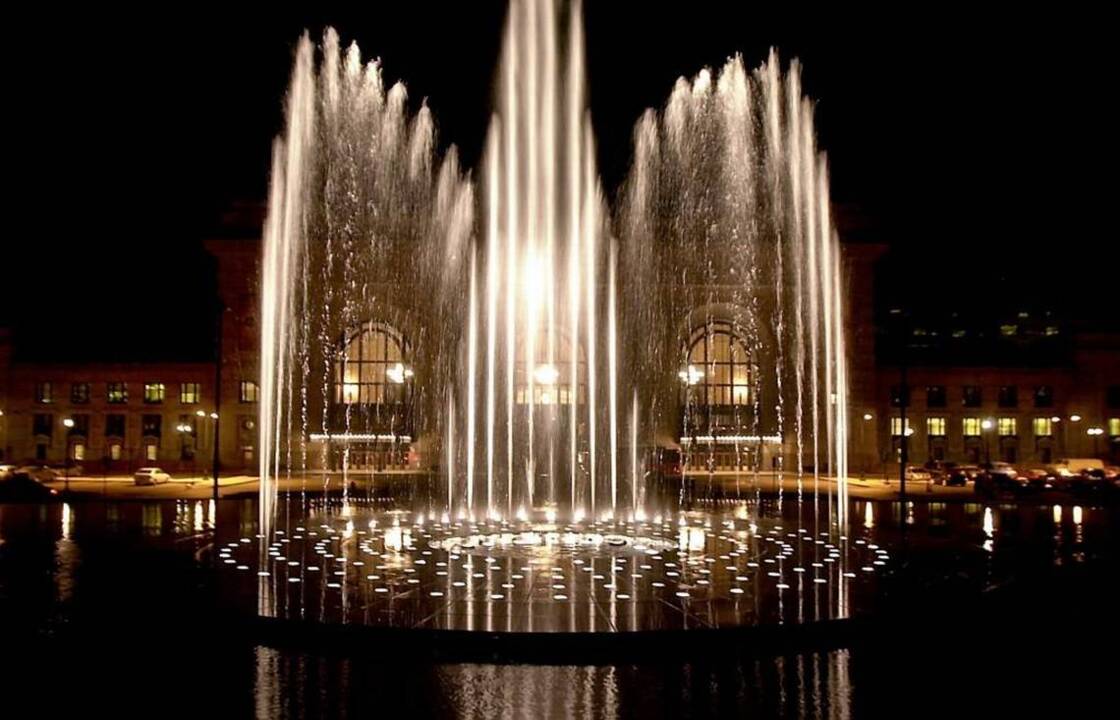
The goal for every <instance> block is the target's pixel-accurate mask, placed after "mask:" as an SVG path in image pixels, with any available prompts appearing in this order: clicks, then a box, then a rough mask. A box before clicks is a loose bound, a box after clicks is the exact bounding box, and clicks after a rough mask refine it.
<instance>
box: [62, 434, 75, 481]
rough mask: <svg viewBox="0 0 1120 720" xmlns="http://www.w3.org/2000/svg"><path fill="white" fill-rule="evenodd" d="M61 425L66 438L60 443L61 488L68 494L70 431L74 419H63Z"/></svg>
mask: <svg viewBox="0 0 1120 720" xmlns="http://www.w3.org/2000/svg"><path fill="white" fill-rule="evenodd" d="M62 425H63V426H64V427H65V428H66V431H67V432H66V437H65V438H63V441H62V453H63V461H62V475H63V483H64V485H63V488H64V489H65V490H66V492H70V430H72V429H74V418H63V420H62Z"/></svg>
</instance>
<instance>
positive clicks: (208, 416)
mask: <svg viewBox="0 0 1120 720" xmlns="http://www.w3.org/2000/svg"><path fill="white" fill-rule="evenodd" d="M194 414H195V415H196V416H198V417H199V418H201V419H202V420H213V421H214V425H213V427H214V431H213V432H212V433H211V434H210V441H211V442H212V443H213V445H214V467H213V471H214V500H215V501H217V499H218V413H216V412H211V413H208V412H206V411H205V410H196V411H195V413H194ZM187 427H189V426H187Z"/></svg>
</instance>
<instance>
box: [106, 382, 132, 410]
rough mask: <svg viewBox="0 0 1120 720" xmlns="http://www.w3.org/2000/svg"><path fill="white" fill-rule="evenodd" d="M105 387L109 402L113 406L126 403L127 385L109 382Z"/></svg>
mask: <svg viewBox="0 0 1120 720" xmlns="http://www.w3.org/2000/svg"><path fill="white" fill-rule="evenodd" d="M106 387H107V391H106V395H107V397H108V400H109V402H111V403H113V404H114V405H116V404H121V403H126V402H128V385H126V384H125V383H123V382H111V383H109V384H108V385H107V386H106Z"/></svg>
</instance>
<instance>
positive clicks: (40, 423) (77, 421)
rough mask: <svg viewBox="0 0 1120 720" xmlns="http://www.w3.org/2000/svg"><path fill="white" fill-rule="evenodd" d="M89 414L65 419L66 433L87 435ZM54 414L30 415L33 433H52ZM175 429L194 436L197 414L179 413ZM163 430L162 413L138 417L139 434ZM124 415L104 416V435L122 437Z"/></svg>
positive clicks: (123, 432) (51, 434) (151, 435)
mask: <svg viewBox="0 0 1120 720" xmlns="http://www.w3.org/2000/svg"><path fill="white" fill-rule="evenodd" d="M89 417H90V416H89V415H86V414H82V413H78V414H75V415H71V416H70V417H68V418H67V419H66V421H67V425H66V434H67V435H71V436H80V437H89V434H90V432H89ZM54 425H55V422H54V415H51V414H49V413H36V414H35V415H33V416H32V417H31V432H32V433H33V434H35V435H46V436H48V437H50V436H53V435H54ZM175 429H176V430H177V431H179V432H182V433H184V434H186V435H189V436H191V437H194V436H196V435H197V434H198V416H196V415H180V416H179V422H178V423H177V424H176V426H175ZM162 430H163V416H162V415H154V414H153V415H143V416H141V418H140V434H141V435H143V436H145V437H159V436H160V435H161V434H162ZM124 434H125V416H124V415H120V414H109V415H106V416H105V437H124Z"/></svg>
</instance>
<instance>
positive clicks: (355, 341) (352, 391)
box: [334, 323, 412, 405]
mask: <svg viewBox="0 0 1120 720" xmlns="http://www.w3.org/2000/svg"><path fill="white" fill-rule="evenodd" d="M405 351H406V346H405V343H404V339H403V338H402V337H401V336H400V333H398V332H397V331H396V330H394V329H392V328H390V327H389V326H388V325H384V324H381V323H367V324H365V325H362V326H361V327H360V328H359V329H357V330H356V331H354V332H353V333H352V334H350V335H349V336H348V337H347V338H346V341H345V343H344V345H343V347H342V348H341V352H340V353H339V357H338V360H336V361H335V369H334V372H335V382H334V398H335V402H339V403H342V404H344V405H386V404H389V405H392V404H397V403H402V402H404V400H405V396H406V393H407V392H408V388H409V386H411V383H412V369H411V368H410V367H408V365H407V363H406V360H407V357H406V352H405Z"/></svg>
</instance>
